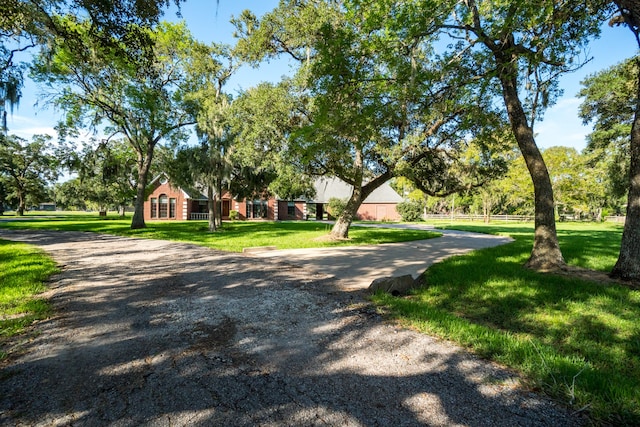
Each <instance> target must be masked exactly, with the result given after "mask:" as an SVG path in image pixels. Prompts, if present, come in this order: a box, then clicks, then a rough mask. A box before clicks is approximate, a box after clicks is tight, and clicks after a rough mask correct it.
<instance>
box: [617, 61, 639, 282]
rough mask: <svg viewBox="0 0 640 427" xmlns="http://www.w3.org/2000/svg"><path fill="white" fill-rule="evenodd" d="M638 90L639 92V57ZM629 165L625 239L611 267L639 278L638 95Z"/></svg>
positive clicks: (621, 275) (623, 275) (624, 276)
mask: <svg viewBox="0 0 640 427" xmlns="http://www.w3.org/2000/svg"><path fill="white" fill-rule="evenodd" d="M636 62H637V66H638V67H639V68H638V70H639V71H638V73H639V74H638V81H637V85H638V87H637V91H638V95H640V59H636ZM629 151H630V167H629V193H628V200H627V218H626V221H625V223H624V231H623V232H622V243H621V244H620V254H619V255H618V261H617V262H616V265H615V266H614V267H613V270H612V271H611V277H615V278H620V279H624V280H640V98H638V97H637V96H636V111H635V116H634V119H633V125H632V126H631V142H630V149H629Z"/></svg>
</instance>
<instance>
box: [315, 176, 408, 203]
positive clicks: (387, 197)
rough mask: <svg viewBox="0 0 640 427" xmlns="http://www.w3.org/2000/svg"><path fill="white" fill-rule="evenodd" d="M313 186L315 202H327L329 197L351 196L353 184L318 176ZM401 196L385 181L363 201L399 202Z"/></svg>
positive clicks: (341, 197) (342, 197) (346, 197)
mask: <svg viewBox="0 0 640 427" xmlns="http://www.w3.org/2000/svg"><path fill="white" fill-rule="evenodd" d="M313 186H314V187H315V189H316V197H315V198H314V200H313V202H315V203H329V199H331V198H333V197H336V198H338V199H348V198H349V197H351V192H352V191H353V186H352V185H351V184H347V183H346V182H344V181H342V180H341V179H338V178H330V177H320V178H317V179H316V181H315V182H314V184H313ZM401 201H402V197H401V196H400V195H399V194H398V193H396V191H395V190H394V189H393V188H391V186H390V185H389V183H387V182H385V183H384V184H382V185H381V186H380V187H378V188H376V189H375V190H373V192H372V193H371V194H370V195H369V197H367V198H366V199H365V200H364V201H363V203H400V202H401Z"/></svg>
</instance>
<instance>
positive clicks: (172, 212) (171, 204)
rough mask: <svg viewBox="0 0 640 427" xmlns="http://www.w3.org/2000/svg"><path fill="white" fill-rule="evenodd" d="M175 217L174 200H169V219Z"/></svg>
mask: <svg viewBox="0 0 640 427" xmlns="http://www.w3.org/2000/svg"><path fill="white" fill-rule="evenodd" d="M175 217H176V199H174V198H171V199H169V218H175Z"/></svg>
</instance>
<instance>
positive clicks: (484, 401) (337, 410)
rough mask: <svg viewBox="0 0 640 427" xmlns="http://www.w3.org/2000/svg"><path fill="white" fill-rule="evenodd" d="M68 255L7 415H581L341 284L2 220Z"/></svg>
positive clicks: (530, 421) (438, 419)
mask: <svg viewBox="0 0 640 427" xmlns="http://www.w3.org/2000/svg"><path fill="white" fill-rule="evenodd" d="M0 238H5V239H11V240H19V241H23V242H27V243H32V244H36V245H38V246H40V247H42V248H44V249H45V250H46V251H47V252H49V253H50V254H51V255H52V256H53V257H54V259H55V260H56V261H57V262H58V263H59V264H60V265H61V266H62V273H61V274H59V275H57V276H56V277H55V278H54V281H53V282H52V283H51V291H50V292H49V293H48V296H49V297H51V298H52V301H53V303H54V306H55V309H56V315H55V317H53V318H51V319H50V320H47V321H43V322H40V323H39V324H37V327H36V330H35V331H34V332H33V333H31V334H29V335H28V336H27V337H23V338H22V339H21V340H20V341H16V342H15V343H13V348H12V351H13V353H12V354H13V355H14V356H15V357H13V358H12V361H11V364H10V365H8V366H4V367H3V369H2V371H1V372H0V424H2V425H56V426H59V425H82V426H93V425H95V426H104V425H110V426H134V425H135V426H137V425H152V426H165V425H166V426H169V425H177V426H182V425H216V426H256V425H262V426H282V425H291V426H303V425H311V426H315V425H332V426H333V425H347V426H418V425H436V426H437V425H441V426H445V425H446V426H452V425H455V426H457V425H469V426H517V425H540V426H548V425H575V424H578V423H579V422H580V421H583V420H581V419H580V418H577V417H575V416H572V415H571V414H570V413H569V412H568V411H567V410H565V409H563V408H561V407H558V406H555V405H554V404H553V403H552V402H550V401H548V400H546V399H545V398H542V397H540V396H537V395H535V394H532V393H528V392H523V391H522V390H520V389H519V388H518V386H517V384H518V381H517V378H516V377H515V376H514V375H513V374H512V373H509V372H508V371H505V370H504V369H501V368H499V367H496V366H494V365H493V364H490V363H487V362H485V361H482V360H479V359H477V358H475V357H473V356H471V355H469V354H468V353H466V352H465V351H463V350H461V349H459V348H457V347H455V346H453V345H451V344H448V343H445V342H442V341H439V340H437V339H434V338H431V337H429V336H425V335H420V334H417V333H415V332H412V331H408V330H403V329H400V328H398V327H396V326H393V325H390V324H388V323H385V322H384V321H383V320H382V319H381V318H380V317H379V316H378V315H377V314H376V313H375V310H373V309H372V307H370V306H369V305H368V304H367V303H366V300H365V299H363V298H362V295H361V293H360V291H354V290H349V289H348V288H347V287H345V286H343V284H341V282H340V281H339V280H336V279H329V278H328V277H326V276H322V275H319V274H316V273H313V272H312V271H309V270H308V269H305V268H303V267H295V266H292V265H287V264H279V263H278V262H277V261H276V260H273V259H256V258H252V257H247V256H243V255H240V254H229V253H222V252H216V251H212V250H209V249H206V248H202V247H198V246H194V245H188V244H179V243H174V242H167V241H157V240H142V239H127V238H122V237H114V236H105V235H96V234H90V233H70V232H65V233H63V232H52V231H43V232H31V231H30V232H26V231H10V230H0Z"/></svg>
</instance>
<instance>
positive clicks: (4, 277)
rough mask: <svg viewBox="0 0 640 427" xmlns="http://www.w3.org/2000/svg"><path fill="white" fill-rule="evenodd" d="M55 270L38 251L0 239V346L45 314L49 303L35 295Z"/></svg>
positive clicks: (47, 311)
mask: <svg viewBox="0 0 640 427" xmlns="http://www.w3.org/2000/svg"><path fill="white" fill-rule="evenodd" d="M56 271H57V269H56V266H55V263H54V262H53V260H52V259H51V258H50V257H48V256H47V255H45V254H44V253H43V252H42V251H40V250H39V249H36V248H34V247H32V246H29V245H25V244H22V243H13V242H7V241H4V240H0V343H1V342H2V340H3V339H6V338H8V337H11V336H13V335H16V334H18V333H20V332H22V331H23V330H24V328H25V327H27V326H29V325H30V324H31V323H33V322H34V321H36V320H39V319H43V318H46V317H47V316H48V315H49V313H50V306H49V303H48V302H47V301H46V300H43V299H41V298H38V297H37V295H38V294H39V293H41V292H44V291H45V290H46V284H45V283H44V281H45V280H47V278H48V277H49V276H50V275H51V274H53V273H55V272H56ZM2 358H4V354H3V353H2V352H1V351H0V359H2Z"/></svg>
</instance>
